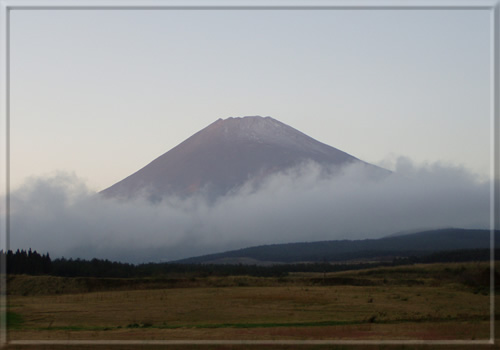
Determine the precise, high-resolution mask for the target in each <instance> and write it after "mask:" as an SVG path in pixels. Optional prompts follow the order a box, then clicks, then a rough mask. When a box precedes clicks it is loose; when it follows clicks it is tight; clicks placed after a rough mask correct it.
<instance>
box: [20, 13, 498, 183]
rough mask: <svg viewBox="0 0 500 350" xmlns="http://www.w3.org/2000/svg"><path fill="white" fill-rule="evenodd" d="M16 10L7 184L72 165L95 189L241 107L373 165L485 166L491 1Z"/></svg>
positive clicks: (476, 169) (483, 169)
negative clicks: (458, 5)
mask: <svg viewBox="0 0 500 350" xmlns="http://www.w3.org/2000/svg"><path fill="white" fill-rule="evenodd" d="M11 15H12V17H11V70H12V71H11V182H12V187H13V189H16V188H18V187H19V186H20V185H21V184H22V183H23V182H24V181H25V180H26V178H27V177H29V176H40V175H46V174H50V173H53V172H54V171H58V170H62V171H69V172H74V173H75V174H76V175H77V176H79V177H81V178H83V179H84V181H85V182H86V184H87V185H88V186H90V188H91V189H92V190H101V189H104V188H106V187H108V186H110V185H112V184H114V183H115V182H117V181H119V180H121V179H123V178H124V177H126V176H128V175H130V174H131V173H133V172H135V171H136V170H138V169H139V168H141V167H143V166H144V165H146V164H147V163H149V162H150V161H151V160H153V159H154V158H156V157H158V156H159V155H161V154H162V153H164V152H166V151H168V150H169V149H171V148H172V147H174V146H175V145H177V144H178V143H180V142H182V141H183V140H184V139H186V138H187V137H189V136H191V135H192V134H193V133H195V132H197V131H199V130H200V129H201V128H203V127H205V126H207V125H208V124H210V123H212V122H213V121H215V120H216V119H218V118H227V117H231V116H233V117H236V116H245V115H261V116H272V117H273V118H275V119H278V120H280V121H282V122H284V123H286V124H288V125H290V126H292V127H295V128H297V129H299V130H300V131H302V132H305V133H306V134H308V135H309V136H312V137H314V138H316V139H317V140H319V141H321V142H324V143H327V144H329V145H331V146H334V147H336V148H339V149H341V150H343V151H345V152H347V153H350V154H352V155H354V156H356V157H358V158H361V159H363V160H365V161H368V162H371V163H375V164H382V165H384V164H387V163H386V162H385V161H387V160H388V159H394V158H395V157H396V156H399V155H403V156H406V157H409V158H410V159H412V160H413V161H414V162H416V163H418V164H421V163H423V162H431V163H432V162H443V163H447V164H452V165H463V166H464V167H466V168H467V169H469V170H471V171H472V172H473V173H477V174H480V175H483V176H488V175H489V173H490V153H489V152H490V110H489V108H490V100H489V96H490V93H489V88H490V71H489V67H490V62H489V57H490V47H489V43H490V19H489V12H488V11H473V10H433V11H425V10H418V11H417V10H406V11H401V10H398V11H395V10H377V11H369V10H351V11H347V10H333V11H326V10H315V11H305V10H304V11H302V10H301V11H281V10H280V11H278V10H275V11H261V10H258V11H257V10H252V11H248V10H245V11H229V10H224V11H200V10H189V11H182V10H149V11H145V10H141V11H133V10H130V11H119V10H116V11H115V10H110V11H102V10H101V11H99V10H89V11H82V10H72V11H63V10H58V11H51V10H43V11H42V10H22V11H20V10H13V11H12V12H11Z"/></svg>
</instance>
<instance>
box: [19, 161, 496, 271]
mask: <svg viewBox="0 0 500 350" xmlns="http://www.w3.org/2000/svg"><path fill="white" fill-rule="evenodd" d="M391 168H393V169H394V170H395V171H394V173H393V174H392V175H390V176H387V177H383V178H378V179H373V178H371V177H370V175H369V173H368V172H367V171H366V168H365V167H363V166H359V165H351V166H347V167H344V168H343V169H342V171H341V173H340V174H337V175H336V176H335V177H328V176H325V173H324V172H323V171H322V170H321V169H320V168H319V166H318V165H316V164H314V163H310V164H303V165H302V166H300V167H297V168H294V169H290V170H288V171H286V172H282V173H278V174H275V175H273V176H270V177H268V178H267V179H266V180H265V182H264V183H262V184H261V185H260V186H259V187H258V188H257V189H255V186H253V185H251V184H247V185H245V186H243V187H242V188H241V189H239V190H238V191H236V192H234V193H232V194H231V195H228V196H226V197H221V198H219V199H218V200H217V201H216V202H215V203H213V202H211V203H208V202H207V201H205V200H204V199H203V198H202V197H192V198H189V199H179V198H167V199H165V200H164V201H162V202H160V203H157V204H152V203H150V202H148V201H146V200H144V199H141V198H138V199H136V200H133V201H118V200H110V199H104V198H102V196H100V195H99V194H96V193H95V192H94V191H92V190H90V189H89V188H88V187H87V186H86V185H85V183H84V182H83V181H82V180H80V179H79V178H77V177H76V176H75V175H72V174H58V175H55V176H51V177H44V178H33V179H30V180H29V181H27V182H26V183H25V184H24V185H23V186H21V187H20V188H18V189H16V190H14V191H13V192H12V193H11V230H10V242H11V247H10V248H11V249H17V248H21V249H27V248H30V247H31V248H32V249H36V250H37V251H39V252H42V253H43V252H49V253H50V254H51V256H53V257H60V256H65V257H73V258H76V257H80V258H93V257H98V258H107V259H110V260H119V261H128V262H135V263H137V262H149V261H168V260H174V259H180V258H185V257H190V256H195V255H200V254H208V253H215V252H220V251H225V250H229V249H237V248H243V247H248V246H252V245H261V244H273V243H286V242H304V241H318V240H334V239H364V238H377V237H382V236H385V235H389V234H392V233H395V232H399V231H405V230H414V229H419V228H422V229H425V228H437V227H463V228H485V229H486V228H488V227H489V222H490V202H489V196H490V184H489V182H488V181H484V180H482V179H479V178H478V177H477V176H475V175H474V174H472V173H470V172H469V171H467V170H466V169H465V168H463V167H457V166H453V165H447V164H441V163H434V164H424V165H416V164H414V163H413V162H412V161H410V160H409V159H407V158H398V159H397V160H395V161H394V162H393V164H392V167H391Z"/></svg>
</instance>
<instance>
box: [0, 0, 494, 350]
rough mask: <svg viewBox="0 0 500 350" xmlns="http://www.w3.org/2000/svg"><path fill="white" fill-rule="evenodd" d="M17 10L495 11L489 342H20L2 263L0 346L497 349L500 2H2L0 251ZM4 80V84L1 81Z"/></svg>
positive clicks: (5, 233)
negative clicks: (12, 336)
mask: <svg viewBox="0 0 500 350" xmlns="http://www.w3.org/2000/svg"><path fill="white" fill-rule="evenodd" d="M12 10H489V11H490V40H491V41H490V50H491V51H490V71H491V75H492V76H491V80H490V82H491V84H490V100H491V105H490V126H491V135H490V143H491V152H490V153H491V170H490V174H491V179H492V180H491V185H490V186H491V187H490V338H489V339H487V340H470V341H469V340H428V341H424V340H302V341H301V340H128V341H127V340H15V341H8V334H7V328H6V322H7V317H6V307H7V296H6V288H7V281H6V262H5V261H3V260H2V261H0V346H5V345H7V344H12V345H115V346H119V345H242V344H248V345H491V344H495V293H494V292H495V284H494V280H495V277H494V276H495V236H494V231H495V229H500V211H499V209H500V157H499V156H500V140H499V135H500V118H499V115H500V114H499V112H500V111H499V107H500V94H499V92H500V42H499V37H500V17H499V16H500V0H437V1H432V0H408V1H405V0H399V1H398V0H372V1H370V0H352V1H349V0H310V1H307V0H269V1H265V0H255V1H251V0H234V1H231V0H221V1H218V4H217V5H216V4H213V5H207V2H206V1H203V0H185V1H182V0H144V1H140V0H105V1H99V0H75V1H64V0H63V1H61V0H44V1H34V0H32V1H26V0H0V85H1V87H0V94H1V95H0V133H1V135H2V136H0V138H1V137H5V143H0V164H1V165H0V169H2V167H3V166H5V172H3V171H1V170H0V187H1V188H3V189H5V193H6V196H5V200H0V215H1V213H5V220H4V221H0V249H3V250H4V251H7V250H8V249H9V246H10V242H9V234H10V220H9V212H10V197H9V195H10V169H9V167H10V91H9V89H10V13H11V11H12ZM2 76H3V77H4V78H3V79H2V78H1V77H2Z"/></svg>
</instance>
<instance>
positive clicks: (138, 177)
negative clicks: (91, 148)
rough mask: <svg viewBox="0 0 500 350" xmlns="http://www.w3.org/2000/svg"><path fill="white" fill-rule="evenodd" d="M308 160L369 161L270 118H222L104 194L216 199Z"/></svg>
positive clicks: (325, 162) (327, 162)
mask: <svg viewBox="0 0 500 350" xmlns="http://www.w3.org/2000/svg"><path fill="white" fill-rule="evenodd" d="M307 161H313V162H316V163H319V164H321V165H326V166H328V167H331V166H337V167H338V166H342V165H345V164H349V163H352V162H360V163H364V162H362V161H360V160H359V159H357V158H355V157H353V156H351V155H349V154H347V153H345V152H342V151H340V150H338V149H336V148H333V147H331V146H328V145H326V144H323V143H321V142H318V141H316V140H315V139H313V138H311V137H309V136H307V135H305V134H304V133H302V132H300V131H298V130H296V129H294V128H292V127H290V126H288V125H286V124H284V123H282V122H280V121H278V120H276V119H273V118H271V117H269V116H267V117H261V116H246V117H229V118H227V119H220V118H219V119H218V120H216V121H215V122H213V123H212V124H210V125H209V126H207V127H206V128H204V129H202V130H200V131H199V132H197V133H196V134H194V135H193V136H191V137H190V138H188V139H186V140H185V141H184V142H182V143H180V144H179V145H177V146H176V147H174V148H173V149H171V150H170V151H168V152H166V153H165V154H163V155H161V156H160V157H158V158H156V159H155V160H153V161H152V162H151V163H149V164H148V165H146V166H145V167H144V168H142V169H140V170H139V171H137V172H136V173H134V174H132V175H130V176H128V177H127V178H125V179H123V180H122V181H120V182H118V183H116V184H114V185H113V186H111V187H109V188H107V189H105V190H104V191H102V192H101V193H102V194H104V195H105V196H107V197H121V198H131V197H135V196H138V195H139V194H146V195H147V196H148V197H149V198H150V199H153V200H161V198H162V197H163V196H167V195H176V196H181V197H185V196H188V195H192V194H205V195H208V197H210V198H216V197H218V196H222V195H225V194H227V193H228V192H230V191H232V190H235V189H237V188H238V187H239V186H241V185H243V184H244V183H245V182H247V181H249V180H255V179H262V178H264V177H265V176H267V175H270V174H272V173H275V172H279V171H283V170H285V169H288V168H290V167H293V166H297V165H299V164H301V163H303V162H307ZM364 164H367V163H364ZM367 165H368V164H367ZM369 166H371V165H369ZM371 167H373V168H376V169H378V170H380V169H379V168H377V167H375V166H371Z"/></svg>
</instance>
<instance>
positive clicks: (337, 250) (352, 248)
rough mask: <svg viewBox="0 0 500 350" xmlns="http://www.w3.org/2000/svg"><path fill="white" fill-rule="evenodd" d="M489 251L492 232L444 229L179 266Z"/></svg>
mask: <svg viewBox="0 0 500 350" xmlns="http://www.w3.org/2000/svg"><path fill="white" fill-rule="evenodd" d="M499 243H500V231H495V246H498V244H499ZM489 247H490V231H489V230H466V229H441V230H431V231H424V232H418V233H412V234H407V235H401V236H392V237H384V238H379V239H365V240H339V241H322V242H304V243H288V244H273V245H264V246H257V247H249V248H244V249H239V250H233V251H228V252H224V253H218V254H210V255H204V256H199V257H193V258H189V259H183V260H180V261H179V262H182V263H224V262H225V261H228V260H230V261H233V262H234V261H237V260H241V261H243V260H244V259H247V260H251V261H262V262H279V263H297V262H321V261H343V260H352V259H370V258H377V257H383V256H410V255H413V254H420V253H430V252H437V251H448V250H459V249H485V248H489Z"/></svg>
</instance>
